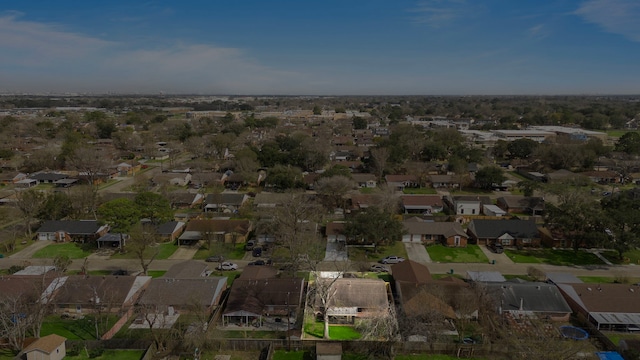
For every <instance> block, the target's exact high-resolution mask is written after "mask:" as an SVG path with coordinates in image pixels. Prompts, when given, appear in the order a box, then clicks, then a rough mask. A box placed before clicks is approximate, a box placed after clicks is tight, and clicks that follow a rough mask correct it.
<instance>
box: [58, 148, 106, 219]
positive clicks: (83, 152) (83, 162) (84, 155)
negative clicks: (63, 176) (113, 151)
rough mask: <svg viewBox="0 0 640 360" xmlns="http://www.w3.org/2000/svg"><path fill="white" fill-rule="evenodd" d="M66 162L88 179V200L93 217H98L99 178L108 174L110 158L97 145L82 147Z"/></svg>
mask: <svg viewBox="0 0 640 360" xmlns="http://www.w3.org/2000/svg"><path fill="white" fill-rule="evenodd" d="M66 164H67V166H68V167H69V168H71V169H74V170H77V171H78V173H79V175H80V176H81V177H83V178H85V179H86V180H87V183H88V185H89V190H90V192H88V195H89V196H88V198H87V199H86V200H87V201H88V204H89V205H90V206H89V210H90V211H91V214H92V215H93V218H94V219H97V218H98V215H97V203H98V200H97V198H98V180H99V179H100V177H104V176H105V175H106V173H107V171H108V168H109V166H110V165H111V161H110V159H108V158H107V157H106V156H105V154H104V153H103V151H101V150H100V149H99V148H97V147H94V146H91V147H80V148H78V149H76V150H75V151H74V152H73V154H71V156H69V157H68V158H67V160H66Z"/></svg>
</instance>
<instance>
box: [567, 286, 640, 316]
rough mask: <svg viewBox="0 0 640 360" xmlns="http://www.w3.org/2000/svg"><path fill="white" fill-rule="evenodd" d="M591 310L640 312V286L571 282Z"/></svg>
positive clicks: (586, 306)
mask: <svg viewBox="0 0 640 360" xmlns="http://www.w3.org/2000/svg"><path fill="white" fill-rule="evenodd" d="M569 286H571V287H573V289H574V290H575V292H576V293H577V294H578V297H579V298H580V300H581V301H582V302H583V303H584V305H585V308H586V309H587V310H589V312H615V313H640V287H639V286H634V285H627V284H571V285H569Z"/></svg>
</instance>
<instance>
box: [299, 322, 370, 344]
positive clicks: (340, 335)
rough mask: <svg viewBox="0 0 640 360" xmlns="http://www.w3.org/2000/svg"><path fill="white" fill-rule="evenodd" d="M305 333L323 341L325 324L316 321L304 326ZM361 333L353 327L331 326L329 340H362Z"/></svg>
mask: <svg viewBox="0 0 640 360" xmlns="http://www.w3.org/2000/svg"><path fill="white" fill-rule="evenodd" d="M304 332H305V333H307V334H309V335H311V336H315V337H317V338H320V339H322V337H323V334H324V323H323V322H321V321H315V322H310V323H306V324H305V325H304ZM360 336H361V335H360V333H359V332H358V331H356V329H354V328H353V327H352V326H342V325H329V338H330V339H331V340H356V339H359V338H360Z"/></svg>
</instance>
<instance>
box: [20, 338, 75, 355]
mask: <svg viewBox="0 0 640 360" xmlns="http://www.w3.org/2000/svg"><path fill="white" fill-rule="evenodd" d="M65 341H67V339H66V338H64V337H62V336H60V335H57V334H51V335H47V336H43V337H41V338H39V339H38V340H36V341H34V342H32V343H31V344H30V345H29V346H27V347H26V348H25V349H24V352H25V353H28V352H30V351H34V350H40V351H42V352H44V353H45V354H51V353H52V352H53V351H54V350H55V349H57V348H58V347H59V346H60V345H62V344H63V343H64V342H65Z"/></svg>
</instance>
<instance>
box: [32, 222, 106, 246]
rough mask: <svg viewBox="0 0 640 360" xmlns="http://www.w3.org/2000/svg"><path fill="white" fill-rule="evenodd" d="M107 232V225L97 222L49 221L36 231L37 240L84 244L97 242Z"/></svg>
mask: <svg viewBox="0 0 640 360" xmlns="http://www.w3.org/2000/svg"><path fill="white" fill-rule="evenodd" d="M108 231H109V225H101V224H100V223H99V222H98V221H97V220H49V221H45V222H44V223H43V224H42V225H41V226H40V228H39V229H38V230H37V231H36V235H37V239H38V240H53V241H59V242H65V241H74V242H81V243H83V244H84V243H86V242H89V241H94V240H97V239H98V238H99V237H101V236H102V235H104V234H106V233H107V232H108Z"/></svg>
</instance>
